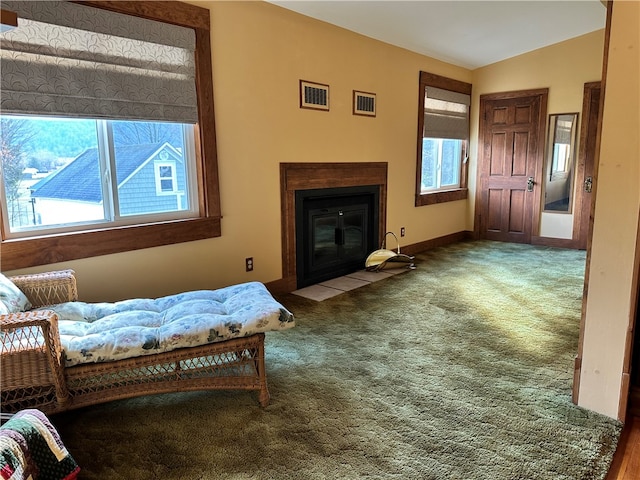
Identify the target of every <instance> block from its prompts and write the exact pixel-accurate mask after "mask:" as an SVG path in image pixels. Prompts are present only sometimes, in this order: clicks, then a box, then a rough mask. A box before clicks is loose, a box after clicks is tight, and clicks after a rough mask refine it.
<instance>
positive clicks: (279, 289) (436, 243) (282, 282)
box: [265, 231, 473, 295]
mask: <svg viewBox="0 0 640 480" xmlns="http://www.w3.org/2000/svg"><path fill="white" fill-rule="evenodd" d="M472 239H473V232H469V231H461V232H456V233H451V234H449V235H444V236H442V237H438V238H432V239H430V240H425V241H424V242H418V243H413V244H411V245H402V246H401V247H400V248H401V251H402V253H404V254H405V255H416V254H418V253H421V252H425V251H427V250H433V249H434V248H438V247H444V246H446V245H451V244H453V243H458V242H463V241H465V240H472ZM265 285H266V287H267V289H268V290H269V291H270V292H271V293H272V294H274V295H279V294H284V293H289V292H292V291H294V290H296V288H297V287H296V277H295V276H293V277H291V276H290V277H287V278H280V279H278V280H274V281H272V282H268V283H266V284H265Z"/></svg>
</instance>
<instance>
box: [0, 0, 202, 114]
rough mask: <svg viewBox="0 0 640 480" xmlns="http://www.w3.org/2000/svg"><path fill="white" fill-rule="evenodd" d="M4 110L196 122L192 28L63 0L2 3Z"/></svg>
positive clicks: (0, 62)
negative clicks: (5, 13) (8, 23)
mask: <svg viewBox="0 0 640 480" xmlns="http://www.w3.org/2000/svg"><path fill="white" fill-rule="evenodd" d="M3 8H9V9H11V10H12V11H14V12H16V13H17V14H18V18H19V19H20V21H19V26H18V28H16V29H14V30H12V31H9V32H6V33H3V34H2V36H0V68H1V69H2V81H1V85H0V88H1V89H2V98H1V103H0V108H1V111H2V113H3V114H9V113H12V114H31V115H61V116H73V117H85V118H111V119H120V120H152V121H170V122H181V123H196V122H197V121H198V110H197V96H196V85H195V57H194V51H195V33H194V31H193V30H191V29H189V28H184V27H179V26H175V25H170V24H165V23H162V22H155V21H152V20H147V19H143V18H138V17H133V16H129V15H123V14H119V13H114V12H109V11H105V10H100V9H96V8H92V7H88V6H85V5H78V4H72V3H68V2H63V1H44V2H30V1H3Z"/></svg>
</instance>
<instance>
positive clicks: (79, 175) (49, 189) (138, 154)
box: [31, 142, 177, 203]
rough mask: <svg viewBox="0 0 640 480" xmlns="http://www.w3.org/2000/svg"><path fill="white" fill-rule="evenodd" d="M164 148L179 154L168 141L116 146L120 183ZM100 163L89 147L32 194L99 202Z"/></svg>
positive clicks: (42, 181) (38, 185) (33, 195)
mask: <svg viewBox="0 0 640 480" xmlns="http://www.w3.org/2000/svg"><path fill="white" fill-rule="evenodd" d="M163 149H169V151H171V152H172V153H173V154H174V155H175V154H176V153H177V152H175V149H174V148H173V147H172V146H171V145H169V144H168V143H166V142H165V143H148V144H142V145H117V146H115V157H116V170H117V176H118V178H117V180H118V186H120V185H121V184H122V183H123V182H124V181H126V180H127V179H128V178H129V177H130V176H131V175H132V174H133V173H134V172H135V171H136V170H137V169H138V168H140V167H141V166H142V164H144V163H145V162H147V161H149V160H150V159H151V158H152V157H154V156H155V155H156V154H157V153H159V151H160V150H163ZM98 166H99V162H98V149H97V148H88V149H87V150H85V151H84V152H82V153H81V154H80V155H78V156H77V157H76V158H75V159H73V160H72V161H71V162H69V163H68V164H67V165H66V166H64V167H63V168H61V169H60V170H58V171H56V172H54V173H53V174H52V175H48V176H47V177H46V178H43V179H42V180H41V181H39V182H38V183H36V184H34V185H33V186H32V187H31V189H32V194H31V196H32V197H37V198H55V199H61V200H76V201H83V202H95V203H100V202H101V201H102V186H101V178H102V175H101V173H100V171H99V169H98V168H99V167H98Z"/></svg>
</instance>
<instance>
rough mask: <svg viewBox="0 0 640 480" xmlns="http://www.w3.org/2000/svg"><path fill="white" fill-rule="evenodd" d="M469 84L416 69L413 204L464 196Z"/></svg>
mask: <svg viewBox="0 0 640 480" xmlns="http://www.w3.org/2000/svg"><path fill="white" fill-rule="evenodd" d="M470 100H471V85H470V84H468V83H464V82H460V81H457V80H452V79H448V78H445V77H440V76H438V75H433V74H429V73H426V72H421V73H420V104H419V111H418V118H419V120H418V153H417V169H416V206H420V205H430V204H433V203H441V202H446V201H453V200H462V199H464V198H467V185H466V178H467V167H468V166H467V157H466V156H467V149H468V143H469V106H470V103H471V101H470Z"/></svg>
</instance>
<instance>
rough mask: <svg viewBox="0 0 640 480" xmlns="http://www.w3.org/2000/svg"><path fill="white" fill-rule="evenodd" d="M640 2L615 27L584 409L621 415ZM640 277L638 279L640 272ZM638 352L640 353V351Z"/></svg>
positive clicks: (639, 105) (637, 163)
mask: <svg viewBox="0 0 640 480" xmlns="http://www.w3.org/2000/svg"><path fill="white" fill-rule="evenodd" d="M639 32H640V3H639V2H637V1H634V2H627V1H622V2H621V1H617V0H616V1H615V2H614V4H613V16H612V24H611V38H610V46H609V61H608V66H607V79H606V89H605V104H604V112H603V115H604V116H603V126H602V139H601V142H602V143H601V147H600V162H599V167H598V181H597V194H596V206H595V212H594V229H593V237H592V242H593V243H592V253H591V263H590V272H589V291H588V294H587V309H586V319H585V320H586V325H585V334H584V356H583V361H582V376H581V379H580V398H579V404H580V405H582V406H584V407H586V408H589V409H592V410H596V411H599V412H602V413H604V414H606V415H609V416H611V417H617V415H618V402H619V398H620V385H621V373H622V370H623V359H624V346H625V337H626V334H627V328H628V325H629V320H630V313H633V311H634V308H633V300H634V299H635V294H636V293H637V292H633V291H631V287H632V280H633V275H634V272H633V264H634V257H635V253H636V237H637V232H638V211H639V208H640V153H639V152H640V142H639V141H638V136H639V132H640V98H639V94H640V78H639V77H640V33H639ZM636 274H637V273H636ZM635 348H640V345H636V347H635Z"/></svg>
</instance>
